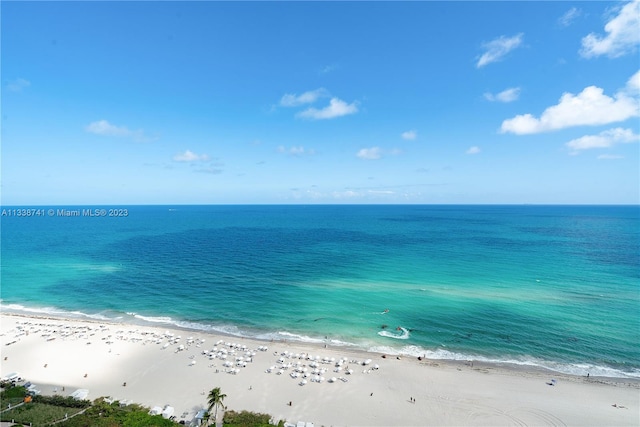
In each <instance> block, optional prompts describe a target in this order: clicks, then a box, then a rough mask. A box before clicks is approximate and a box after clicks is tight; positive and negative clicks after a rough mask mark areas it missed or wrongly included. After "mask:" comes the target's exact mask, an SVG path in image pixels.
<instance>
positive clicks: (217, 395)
mask: <svg viewBox="0 0 640 427" xmlns="http://www.w3.org/2000/svg"><path fill="white" fill-rule="evenodd" d="M208 397H209V407H208V408H207V410H208V411H209V413H211V411H212V410H215V413H214V416H213V422H214V423H215V422H217V421H218V407H219V406H220V407H223V406H222V401H223V400H224V398H225V397H227V395H226V394H222V392H221V391H220V387H216V388H214V389H212V390H211V391H210V392H209V396H208Z"/></svg>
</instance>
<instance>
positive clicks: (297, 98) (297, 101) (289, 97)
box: [280, 88, 330, 107]
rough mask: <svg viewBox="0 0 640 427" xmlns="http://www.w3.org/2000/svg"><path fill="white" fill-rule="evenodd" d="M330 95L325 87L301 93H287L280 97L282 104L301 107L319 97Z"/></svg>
mask: <svg viewBox="0 0 640 427" xmlns="http://www.w3.org/2000/svg"><path fill="white" fill-rule="evenodd" d="M329 96H330V95H329V92H328V91H327V90H326V89H324V88H319V89H316V90H310V91H307V92H304V93H302V94H300V95H296V94H291V93H287V94H285V95H283V96H282V98H281V99H280V105H281V106H283V107H299V106H300V105H304V104H313V103H314V102H316V101H317V100H318V99H319V98H326V97H329Z"/></svg>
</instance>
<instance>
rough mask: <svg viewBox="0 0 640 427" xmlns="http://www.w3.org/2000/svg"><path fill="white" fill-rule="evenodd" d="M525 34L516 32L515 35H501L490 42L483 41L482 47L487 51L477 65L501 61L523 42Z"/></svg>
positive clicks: (482, 65)
mask: <svg viewBox="0 0 640 427" xmlns="http://www.w3.org/2000/svg"><path fill="white" fill-rule="evenodd" d="M523 36H524V34H523V33H520V34H516V35H515V36H513V37H506V36H500V37H498V38H497V39H494V40H491V41H490V42H486V43H483V44H482V47H483V48H484V50H485V52H484V53H483V54H482V55H481V56H480V59H478V62H477V64H476V67H478V68H481V67H484V66H485V65H487V64H491V63H492V62H496V61H500V60H501V59H502V58H504V56H505V55H507V54H508V53H509V52H511V51H512V50H513V49H515V48H517V47H519V46H520V45H521V44H522V39H523Z"/></svg>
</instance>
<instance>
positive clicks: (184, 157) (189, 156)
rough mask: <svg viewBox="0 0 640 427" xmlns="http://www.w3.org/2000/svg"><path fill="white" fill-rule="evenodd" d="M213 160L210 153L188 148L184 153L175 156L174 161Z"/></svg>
mask: <svg viewBox="0 0 640 427" xmlns="http://www.w3.org/2000/svg"><path fill="white" fill-rule="evenodd" d="M209 160H211V158H210V157H209V155H208V154H196V153H194V152H193V151H191V150H186V151H185V152H184V153H178V154H176V155H175V156H173V161H174V162H185V163H191V162H206V161H209Z"/></svg>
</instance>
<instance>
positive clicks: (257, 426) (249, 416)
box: [222, 410, 284, 427]
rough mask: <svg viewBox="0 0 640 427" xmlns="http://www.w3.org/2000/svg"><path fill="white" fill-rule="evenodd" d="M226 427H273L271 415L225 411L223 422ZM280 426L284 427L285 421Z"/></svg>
mask: <svg viewBox="0 0 640 427" xmlns="http://www.w3.org/2000/svg"><path fill="white" fill-rule="evenodd" d="M222 425H223V426H224V427H272V426H273V424H271V415H268V414H261V413H259V412H250V411H240V412H236V411H233V410H230V411H225V413H224V419H223V420H222ZM277 425H278V426H284V421H280V423H278V424H277Z"/></svg>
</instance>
